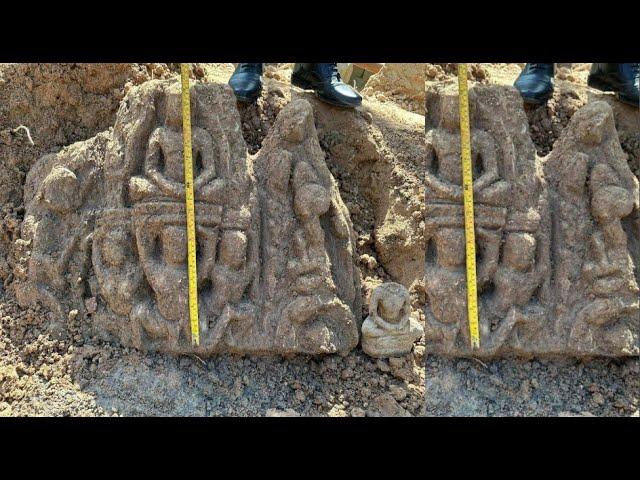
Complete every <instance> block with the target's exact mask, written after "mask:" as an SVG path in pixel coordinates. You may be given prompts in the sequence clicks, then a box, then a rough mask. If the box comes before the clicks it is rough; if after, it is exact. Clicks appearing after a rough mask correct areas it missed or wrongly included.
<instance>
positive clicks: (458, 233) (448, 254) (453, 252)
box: [435, 228, 465, 269]
mask: <svg viewBox="0 0 640 480" xmlns="http://www.w3.org/2000/svg"><path fill="white" fill-rule="evenodd" d="M435 243H436V252H437V255H436V257H437V262H438V265H439V266H441V267H445V268H447V269H456V268H459V267H462V266H463V265H464V264H465V243H464V230H463V229H462V228H442V229H440V230H438V231H437V232H436V234H435Z"/></svg>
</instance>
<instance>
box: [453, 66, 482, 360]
mask: <svg viewBox="0 0 640 480" xmlns="http://www.w3.org/2000/svg"><path fill="white" fill-rule="evenodd" d="M458 98H459V107H460V149H461V154H462V188H463V197H464V233H465V253H466V264H467V315H468V320H469V334H470V338H471V347H472V348H480V329H479V326H478V291H477V277H476V239H475V230H474V213H473V174H472V171H471V127H470V124H469V89H468V85H467V64H466V63H459V64H458Z"/></svg>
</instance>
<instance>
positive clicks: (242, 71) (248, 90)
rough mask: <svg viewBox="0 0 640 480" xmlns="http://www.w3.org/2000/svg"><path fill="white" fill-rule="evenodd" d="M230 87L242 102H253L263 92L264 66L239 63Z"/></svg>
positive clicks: (230, 81)
mask: <svg viewBox="0 0 640 480" xmlns="http://www.w3.org/2000/svg"><path fill="white" fill-rule="evenodd" d="M229 86H230V87H231V88H232V89H233V93H235V95H236V98H237V99H238V100H240V101H241V102H253V101H255V99H256V98H258V97H259V96H260V92H262V64H261V63H239V64H238V66H237V67H236V70H235V72H233V75H231V78H230V79H229Z"/></svg>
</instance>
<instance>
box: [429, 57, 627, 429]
mask: <svg viewBox="0 0 640 480" xmlns="http://www.w3.org/2000/svg"><path fill="white" fill-rule="evenodd" d="M522 66H524V64H472V65H470V77H471V79H472V80H474V81H478V82H482V83H497V84H507V85H511V84H513V82H514V80H515V79H516V78H517V76H518V74H519V73H520V69H521V67H522ZM589 67H590V64H559V65H558V72H557V77H556V88H555V93H554V95H553V98H552V99H551V100H550V101H549V103H548V104H547V105H545V106H540V107H529V108H526V113H527V116H528V118H529V123H530V128H531V133H532V137H533V141H534V143H535V145H536V148H537V150H538V154H539V155H540V156H544V155H546V154H548V153H549V152H550V151H551V148H552V146H553V143H554V142H555V140H556V139H557V138H558V136H559V135H560V133H561V132H562V130H563V128H564V127H565V126H566V125H567V123H568V122H569V119H570V118H571V116H572V115H573V114H574V113H575V112H576V111H577V110H578V109H579V108H580V107H581V106H582V105H584V104H585V103H587V102H588V101H589V100H591V99H594V98H597V99H604V100H605V101H607V102H608V103H610V105H611V106H612V107H613V109H614V114H615V118H616V125H617V128H618V133H619V136H620V140H621V144H622V147H623V149H624V150H625V152H626V153H627V154H628V155H629V159H628V160H629V164H630V166H631V169H632V170H633V171H634V172H635V173H636V175H638V176H640V168H639V163H640V149H639V148H638V146H639V145H640V143H639V142H640V112H639V111H638V109H633V108H632V107H629V106H626V105H622V104H620V103H619V102H617V101H616V100H615V99H614V98H613V96H612V95H610V94H606V93H600V92H597V91H596V90H593V89H591V88H589V87H587V86H586V80H587V75H588V73H589ZM455 73H456V67H455V64H437V65H435V64H434V65H427V82H430V81H449V82H453V81H456V80H455V76H454V75H455ZM427 115H428V112H427ZM425 379H426V380H425V396H426V408H425V414H426V415H428V416H441V415H454V416H486V415H498V416H531V415H536V416H592V415H598V416H634V417H637V416H639V414H640V412H639V408H640V406H639V402H640V400H639V398H640V360H639V359H638V358H629V359H621V360H608V359H592V360H585V361H579V360H507V359H505V360H498V361H493V362H489V363H482V362H479V361H477V360H455V359H445V358H438V357H434V356H432V355H428V356H427V359H426V371H425Z"/></svg>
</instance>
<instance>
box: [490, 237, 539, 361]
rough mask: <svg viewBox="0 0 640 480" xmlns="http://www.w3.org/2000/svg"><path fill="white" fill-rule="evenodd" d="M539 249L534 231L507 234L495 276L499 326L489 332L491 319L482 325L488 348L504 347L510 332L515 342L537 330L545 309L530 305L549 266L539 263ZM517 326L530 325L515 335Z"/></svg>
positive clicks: (517, 342) (494, 312)
mask: <svg viewBox="0 0 640 480" xmlns="http://www.w3.org/2000/svg"><path fill="white" fill-rule="evenodd" d="M537 249H538V242H537V240H536V238H535V236H534V235H533V234H532V233H529V232H523V231H513V232H509V233H507V235H506V238H505V241H504V247H503V254H502V261H501V262H500V264H499V266H498V268H497V269H496V272H495V274H494V275H493V284H494V286H495V290H494V292H493V295H492V297H491V304H492V307H493V308H492V310H493V312H492V313H493V315H494V316H495V319H496V321H497V327H496V328H495V330H493V331H489V329H490V324H489V323H488V322H485V323H484V324H481V327H483V330H484V331H483V332H482V333H483V334H484V335H483V336H484V337H485V342H484V346H483V347H484V349H485V350H487V351H491V350H494V349H498V348H500V347H502V346H503V344H504V343H505V342H507V341H508V340H509V337H510V336H511V335H514V336H515V337H516V338H514V339H513V341H514V342H515V343H516V344H519V343H520V342H521V339H520V336H526V335H529V333H530V331H529V330H536V327H539V326H540V324H541V321H542V320H543V319H544V308H543V307H542V306H540V305H531V304H530V302H531V300H532V298H533V295H534V293H535V292H536V290H537V289H538V288H539V287H540V284H541V282H542V280H543V278H544V275H545V273H546V266H545V265H544V264H542V263H541V262H536V252H537ZM518 325H521V326H524V325H529V326H530V328H528V329H526V331H519V330H518V331H516V332H515V334H514V333H513V332H514V329H515V328H516V326H518ZM522 328H523V327H521V329H522ZM516 346H521V345H516Z"/></svg>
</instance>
